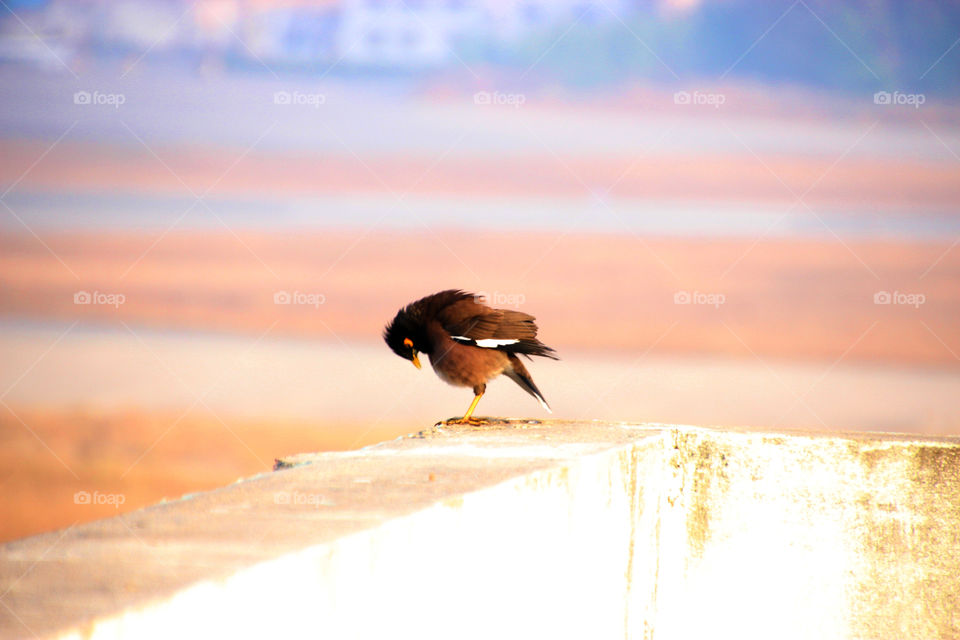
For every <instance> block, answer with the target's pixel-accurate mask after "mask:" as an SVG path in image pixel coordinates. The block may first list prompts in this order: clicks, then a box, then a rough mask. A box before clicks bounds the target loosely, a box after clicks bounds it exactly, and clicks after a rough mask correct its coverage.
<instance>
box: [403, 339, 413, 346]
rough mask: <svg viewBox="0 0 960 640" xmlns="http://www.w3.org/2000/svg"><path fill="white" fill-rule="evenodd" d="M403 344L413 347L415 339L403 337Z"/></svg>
mask: <svg viewBox="0 0 960 640" xmlns="http://www.w3.org/2000/svg"><path fill="white" fill-rule="evenodd" d="M403 346H405V347H413V340H411V339H410V338H404V339H403Z"/></svg>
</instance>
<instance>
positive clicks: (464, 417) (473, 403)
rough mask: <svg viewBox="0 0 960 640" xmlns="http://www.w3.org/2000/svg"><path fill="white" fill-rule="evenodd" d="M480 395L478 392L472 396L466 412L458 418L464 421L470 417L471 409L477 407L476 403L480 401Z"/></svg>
mask: <svg viewBox="0 0 960 640" xmlns="http://www.w3.org/2000/svg"><path fill="white" fill-rule="evenodd" d="M482 397H483V394H482V393H478V394H477V395H475V396H473V402H471V403H470V408H469V409H467V412H466V413H465V414H463V417H462V418H460V419H461V420H463V421H464V422H466V421H467V420H469V419H470V416H472V415H473V410H474V409H476V408H477V403H478V402H480V398H482Z"/></svg>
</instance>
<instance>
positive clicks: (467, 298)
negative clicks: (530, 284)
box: [383, 289, 559, 424]
mask: <svg viewBox="0 0 960 640" xmlns="http://www.w3.org/2000/svg"><path fill="white" fill-rule="evenodd" d="M483 300H484V298H483V297H478V296H477V295H475V294H473V293H467V292H465V291H461V290H459V289H447V290H445V291H440V292H439V293H434V294H432V295H429V296H425V297H423V298H421V299H419V300H417V301H415V302H411V303H410V304H408V305H407V306H405V307H403V308H401V309H400V310H399V311H398V312H397V315H396V316H395V317H394V318H393V321H391V322H390V323H389V324H388V325H386V327H384V330H383V339H384V341H385V342H386V343H387V345H388V346H389V347H390V349H391V350H392V351H393V352H394V353H395V354H397V355H398V356H400V357H401V358H403V359H405V360H409V361H410V362H412V363H413V366H415V367H416V368H417V369H419V368H420V359H419V357H418V354H420V353H425V354H427V356H428V357H429V358H430V365H431V366H432V367H433V370H434V372H436V374H437V375H438V376H439V377H440V379H442V380H443V381H445V382H447V383H448V384H451V385H454V386H459V387H472V388H473V394H474V397H473V401H472V402H471V403H470V407H469V408H468V409H467V411H466V413H464V414H463V417H462V418H454V419H451V420H447V421H445V422H446V423H447V424H482V423H484V422H485V421H483V420H480V419H478V418H473V417H472V416H473V411H474V409H476V408H477V403H478V402H480V398H481V397H483V394H484V392H486V389H487V382H489V381H490V380H491V379H493V378H496V377H497V376H498V375H500V374H501V373H502V374H503V375H505V376H507V377H508V378H510V379H511V380H513V381H514V382H516V383H517V384H518V385H520V387H521V388H522V389H523V390H524V391H526V392H527V393H529V394H530V395H532V396H533V397H534V398H536V399H537V401H538V402H539V403H540V405H541V406H542V407H543V408H544V409H546V410H547V412H548V413H552V411H551V410H550V405H548V404H547V401H546V399H544V397H543V394H542V393H540V389H538V388H537V385H536V384H535V383H534V382H533V378H532V377H531V376H530V372H528V371H527V368H526V367H525V366H524V365H523V362H521V361H520V358H519V357H517V356H518V355H523V356H525V357H526V358H527V359H528V360H532V358H531V357H530V356H542V357H545V358H551V359H553V360H559V357H558V356H557V355H556V351H555V350H553V349H551V348H550V347H548V346H547V345H545V344H543V343H542V342H540V341H539V340H538V339H537V325H536V323H535V322H534V320H535V318H534V317H533V316H531V315H529V314H526V313H523V312H521V311H514V310H510V309H492V308H490V307H489V306H487V305H486V304H485V303H484V302H483Z"/></svg>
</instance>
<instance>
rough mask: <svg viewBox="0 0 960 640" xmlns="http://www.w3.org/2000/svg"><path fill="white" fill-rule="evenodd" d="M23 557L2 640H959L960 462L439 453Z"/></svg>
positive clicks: (362, 461)
mask: <svg viewBox="0 0 960 640" xmlns="http://www.w3.org/2000/svg"><path fill="white" fill-rule="evenodd" d="M285 466H286V468H283V469H280V470H278V471H276V472H274V473H270V474H264V475H261V476H257V477H254V478H250V479H247V480H243V481H241V482H238V483H236V484H234V485H231V486H229V487H225V488H223V489H219V490H217V491H212V492H209V493H203V494H198V495H194V496H188V497H185V498H183V499H181V500H178V501H175V502H170V503H164V504H160V505H156V506H153V507H150V508H147V509H143V510H140V511H136V512H133V513H129V514H126V515H124V516H121V517H117V518H113V519H109V520H103V521H100V522H95V523H91V524H88V525H83V526H77V527H73V528H71V529H68V530H66V531H61V532H55V533H50V534H45V535H41V536H35V537H32V538H28V539H24V540H20V541H16V542H12V543H9V544H6V545H3V546H2V547H0V593H2V594H4V595H3V596H2V597H0V636H2V637H4V638H8V637H34V636H39V637H67V638H121V637H123V638H126V637H130V638H134V637H135V638H153V637H156V638H175V637H184V636H187V637H198V636H205V637H226V638H231V637H233V638H239V637H268V636H275V637H291V636H292V637H298V636H311V637H371V636H378V637H385V636H390V637H393V636H396V635H398V634H399V635H412V634H416V635H417V636H418V637H427V638H429V637H443V638H450V637H458V638H460V637H492V636H493V637H500V636H509V637H573V638H583V637H591V638H601V637H618V638H622V637H628V638H652V637H654V636H656V637H657V638H658V639H659V638H692V637H709V638H717V637H730V638H765V639H766V638H771V637H777V638H824V637H829V638H905V637H909V638H956V637H960V438H941V439H918V438H913V437H907V436H902V437H901V436H891V435H889V434H883V435H881V434H855V435H835V434H829V435H828V434H798V433H764V432H754V431H744V430H732V429H722V430H721V429H703V428H695V427H677V426H668V425H629V424H609V423H567V422H550V423H538V422H522V421H518V422H510V423H505V424H502V425H495V426H493V427H489V428H479V429H470V428H466V429H464V428H455V429H454V428H451V429H447V430H444V431H439V432H436V431H430V432H425V433H423V434H419V435H417V436H410V437H407V438H402V439H399V440H396V441H392V442H388V443H384V444H381V445H377V446H375V447H370V448H367V449H364V450H361V451H356V452H348V453H330V454H317V455H306V456H298V457H296V458H294V459H291V460H287V461H285Z"/></svg>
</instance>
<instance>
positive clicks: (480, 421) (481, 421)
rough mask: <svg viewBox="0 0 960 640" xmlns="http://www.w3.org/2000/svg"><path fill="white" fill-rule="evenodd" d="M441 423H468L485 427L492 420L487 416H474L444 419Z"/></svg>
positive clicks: (472, 425)
mask: <svg viewBox="0 0 960 640" xmlns="http://www.w3.org/2000/svg"><path fill="white" fill-rule="evenodd" d="M440 424H442V425H455V424H458V425H467V426H471V427H484V426H487V425H489V424H490V420H488V419H487V418H474V417H473V416H471V417H469V418H450V419H449V420H444V421H443V422H441V423H440Z"/></svg>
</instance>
